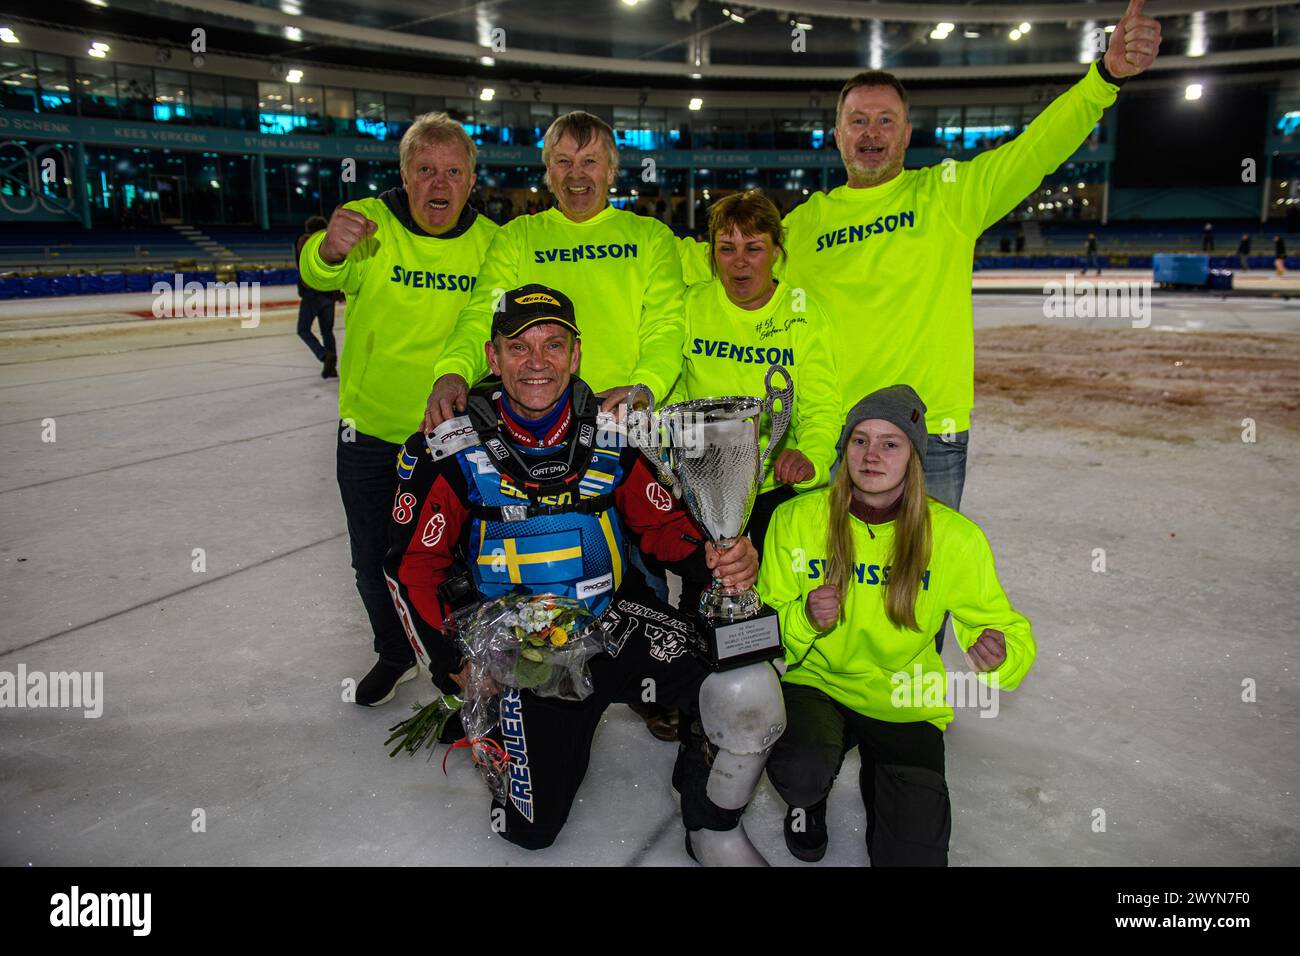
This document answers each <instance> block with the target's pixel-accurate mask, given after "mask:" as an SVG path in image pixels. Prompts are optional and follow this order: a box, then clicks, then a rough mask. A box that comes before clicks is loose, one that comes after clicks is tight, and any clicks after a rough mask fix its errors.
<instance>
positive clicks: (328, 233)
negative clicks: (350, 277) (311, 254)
mask: <svg viewBox="0 0 1300 956" xmlns="http://www.w3.org/2000/svg"><path fill="white" fill-rule="evenodd" d="M378 228H379V226H378V225H376V224H375V223H374V221H373V220H370V219H367V218H366V217H365V216H363V215H361V213H359V212H357V211H356V210H355V209H344V208H343V207H342V206H339V208H338V209H335V210H334V215H332V216H330V222H329V225H328V226H326V227H325V239H324V241H322V242H321V244H320V257H321V259H322V260H324V261H325V262H328V263H329V264H330V265H332V266H336V265H338V264H339V263H340V262H342V261H343V260H344V259H346V258H347V257H348V253H349V252H351V251H352V247H353V246H355V245H356V244H357V243H358V242H361V241H362V240H364V239H369V238H370V237H371V236H373V235H374V234H375V230H376V229H378Z"/></svg>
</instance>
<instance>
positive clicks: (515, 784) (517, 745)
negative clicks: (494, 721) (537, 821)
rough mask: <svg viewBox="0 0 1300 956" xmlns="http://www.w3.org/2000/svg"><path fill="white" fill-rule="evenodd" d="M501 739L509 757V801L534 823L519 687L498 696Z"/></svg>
mask: <svg viewBox="0 0 1300 956" xmlns="http://www.w3.org/2000/svg"><path fill="white" fill-rule="evenodd" d="M501 740H502V742H503V743H504V744H505V745H506V753H508V754H509V755H510V802H511V803H513V804H514V805H515V809H517V810H518V811H519V812H520V813H522V814H523V816H524V819H525V820H527V821H528V822H529V823H532V822H533V778H532V775H531V774H530V773H529V771H528V741H527V740H526V739H525V737H524V713H523V703H522V701H521V700H520V699H519V690H518V688H514V687H511V688H509V689H507V690H506V691H505V692H504V693H502V695H501Z"/></svg>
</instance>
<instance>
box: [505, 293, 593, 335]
mask: <svg viewBox="0 0 1300 956" xmlns="http://www.w3.org/2000/svg"><path fill="white" fill-rule="evenodd" d="M539 322H556V323H558V324H560V325H562V326H564V327H565V328H567V329H569V330H570V331H571V332H573V334H574V335H575V336H581V333H580V332H579V331H578V320H577V319H576V318H575V317H574V314H573V303H572V302H571V301H570V300H569V297H568V296H567V295H565V294H564V293H563V292H560V291H559V290H558V289H551V288H549V287H547V286H544V285H541V284H540V283H537V282H530V283H529V284H528V285H525V286H520V287H519V288H518V289H511V290H510V291H509V292H506V293H504V294H502V296H501V301H500V303H499V304H498V305H497V309H496V311H495V312H493V313H492V335H493V336H497V335H504V336H505V337H506V338H508V339H513V338H514V337H515V336H516V335H518V334H519V333H520V332H522V331H524V329H527V328H529V327H531V326H534V325H536V324H537V323H539Z"/></svg>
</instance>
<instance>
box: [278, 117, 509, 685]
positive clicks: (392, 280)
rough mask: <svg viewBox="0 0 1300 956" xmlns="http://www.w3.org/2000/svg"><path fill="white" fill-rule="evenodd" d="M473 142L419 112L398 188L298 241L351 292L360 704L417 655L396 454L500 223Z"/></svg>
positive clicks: (350, 472) (343, 479)
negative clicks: (391, 555)
mask: <svg viewBox="0 0 1300 956" xmlns="http://www.w3.org/2000/svg"><path fill="white" fill-rule="evenodd" d="M477 155H478V150H477V149H476V148H475V146H474V143H473V141H472V140H471V139H470V138H469V137H468V136H467V135H466V134H465V131H464V130H463V129H462V128H461V126H460V124H459V123H457V122H456V121H455V120H453V119H451V118H449V117H448V116H447V114H445V113H429V114H425V115H424V116H421V117H419V118H418V119H416V121H415V122H414V123H413V124H412V125H411V128H410V129H409V130H407V132H406V135H405V136H403V137H402V142H401V145H400V147H399V150H398V156H399V161H400V163H401V171H402V186H401V188H399V189H390V190H388V191H387V192H385V193H383V194H381V195H380V196H378V197H375V198H367V199H361V200H357V201H355V202H349V203H345V204H344V205H342V206H340V207H339V208H338V209H336V210H335V211H334V215H333V216H332V217H330V222H329V225H328V226H327V227H326V229H325V230H324V231H322V232H318V233H316V234H315V235H313V236H312V237H311V239H309V240H308V241H307V243H306V244H305V245H304V246H303V249H302V253H301V255H300V256H299V263H298V265H299V269H300V272H301V274H302V277H303V281H304V282H306V283H307V285H309V286H311V287H312V288H314V289H322V290H333V289H341V290H343V291H344V292H346V293H347V301H348V308H347V316H346V320H347V339H346V341H345V343H344V348H343V360H342V362H341V363H340V364H339V372H340V376H341V377H340V379H339V419H340V421H339V437H338V447H337V469H338V483H339V493H340V495H341V496H342V498H343V510H344V513H345V514H346V515H347V523H348V537H349V538H350V540H351V545H352V567H353V569H354V570H355V572H356V580H357V590H358V591H359V592H360V593H361V601H362V603H363V604H364V605H365V608H366V613H367V615H368V616H369V618H370V625H371V629H372V630H373V631H374V647H375V651H376V653H378V654H379V660H378V662H377V663H376V664H375V665H374V667H372V668H371V670H370V673H368V674H367V675H366V676H365V677H364V678H363V679H362V681H361V683H360V684H358V685H357V688H356V698H355V700H356V702H357V703H358V704H363V705H368V706H374V705H377V704H383V703H387V702H388V701H389V700H391V699H392V698H393V694H394V692H395V689H396V687H397V685H398V684H399V683H401V682H402V681H403V680H409V679H410V678H412V677H414V676H415V673H416V668H415V657H414V653H413V652H412V650H411V647H410V645H409V644H408V643H407V640H406V634H405V632H404V631H403V629H402V623H401V621H399V620H398V619H397V613H396V611H394V609H393V602H392V600H391V599H390V598H389V595H388V587H387V585H386V584H385V583H384V576H383V568H382V565H383V559H384V554H385V553H386V552H387V550H388V524H389V513H390V512H391V511H395V510H398V509H400V508H401V507H402V502H401V500H400V499H398V498H395V494H396V490H397V476H396V475H395V474H394V471H393V461H394V460H395V459H397V457H398V453H399V452H400V451H401V447H402V444H401V443H402V442H404V441H405V440H406V437H407V436H408V435H409V434H410V433H411V432H412V431H414V430H415V428H416V426H417V425H418V424H419V422H420V418H421V416H422V415H423V412H424V399H425V396H426V395H427V394H428V392H429V385H430V383H431V381H432V378H431V376H430V374H429V372H430V368H431V367H432V365H433V364H434V362H436V361H437V360H438V357H439V355H440V354H441V352H442V346H443V343H444V342H445V341H446V340H447V337H448V336H449V335H450V334H451V331H452V329H453V327H454V326H455V323H456V318H457V316H458V315H459V314H460V310H461V308H462V307H463V306H464V305H465V303H466V302H467V301H468V300H469V297H470V293H471V291H472V290H473V288H474V285H475V282H476V281H477V277H478V273H479V266H480V264H481V263H482V261H483V255H484V253H485V252H486V251H487V248H488V245H489V243H490V242H491V240H492V236H493V234H494V233H496V232H497V226H496V224H495V223H493V222H491V221H490V220H489V219H488V218H487V217H486V216H480V215H479V214H478V213H476V212H475V211H474V209H473V208H471V207H470V206H468V205H466V200H467V199H468V198H469V194H470V190H471V189H473V188H474V178H475V177H474V164H475V162H476V159H477Z"/></svg>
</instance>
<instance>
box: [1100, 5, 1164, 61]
mask: <svg viewBox="0 0 1300 956" xmlns="http://www.w3.org/2000/svg"><path fill="white" fill-rule="evenodd" d="M1143 3H1144V0H1129V5H1128V9H1127V10H1125V11H1124V16H1122V17H1120V18H1119V23H1117V24H1115V32H1114V33H1112V34H1111V35H1110V46H1109V47H1108V48H1107V50H1106V58H1105V62H1106V69H1107V70H1109V71H1110V75H1111V76H1113V77H1116V78H1123V77H1126V76H1137V75H1138V74H1139V73H1141V72H1142V71H1143V70H1145V69H1147V68H1148V67H1149V66H1151V64H1152V63H1154V62H1155V61H1156V54H1157V53H1158V52H1159V51H1160V24H1159V23H1157V22H1156V21H1155V20H1154V19H1152V18H1151V17H1144V16H1143V15H1142V6H1143Z"/></svg>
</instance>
